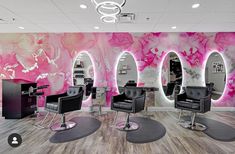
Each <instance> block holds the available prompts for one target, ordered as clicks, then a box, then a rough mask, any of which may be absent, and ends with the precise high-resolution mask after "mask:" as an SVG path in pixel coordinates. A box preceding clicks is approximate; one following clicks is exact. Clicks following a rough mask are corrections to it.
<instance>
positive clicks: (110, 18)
mask: <svg viewBox="0 0 235 154" xmlns="http://www.w3.org/2000/svg"><path fill="white" fill-rule="evenodd" d="M91 2H92V3H93V4H94V5H95V8H96V11H97V12H98V13H99V14H100V15H101V17H100V20H102V21H103V22H106V23H115V22H116V21H117V16H118V15H119V14H120V13H121V12H122V7H123V6H124V5H125V3H126V0H122V3H118V2H116V1H110V0H103V1H101V2H97V0H91Z"/></svg>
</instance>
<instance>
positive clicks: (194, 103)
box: [175, 86, 211, 130]
mask: <svg viewBox="0 0 235 154" xmlns="http://www.w3.org/2000/svg"><path fill="white" fill-rule="evenodd" d="M210 107H211V93H210V92H209V89H208V87H197V86H188V87H185V88H184V93H182V94H178V95H176V97H175V108H177V109H181V110H188V111H192V113H193V115H192V121H191V125H190V126H187V127H190V128H191V129H196V130H197V129H199V130H204V129H205V126H203V125H202V124H198V123H195V121H194V120H195V116H196V113H205V112H207V111H210ZM180 115H181V114H180ZM197 126H198V128H196V127H197Z"/></svg>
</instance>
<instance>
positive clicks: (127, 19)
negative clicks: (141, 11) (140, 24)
mask: <svg viewBox="0 0 235 154" xmlns="http://www.w3.org/2000/svg"><path fill="white" fill-rule="evenodd" d="M134 21H135V14H134V13H121V14H120V15H118V22H119V23H133V22H134Z"/></svg>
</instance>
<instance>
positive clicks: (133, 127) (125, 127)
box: [116, 121, 139, 131]
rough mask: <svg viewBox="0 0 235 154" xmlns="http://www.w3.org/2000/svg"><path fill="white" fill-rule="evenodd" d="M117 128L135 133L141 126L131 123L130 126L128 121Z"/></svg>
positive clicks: (120, 123)
mask: <svg viewBox="0 0 235 154" xmlns="http://www.w3.org/2000/svg"><path fill="white" fill-rule="evenodd" d="M116 128H117V129H119V130H122V131H133V130H137V129H138V128H139V125H138V124H137V123H135V122H129V123H128V124H127V123H126V121H122V122H119V123H117V124H116Z"/></svg>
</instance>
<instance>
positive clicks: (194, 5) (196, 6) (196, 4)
mask: <svg viewBox="0 0 235 154" xmlns="http://www.w3.org/2000/svg"><path fill="white" fill-rule="evenodd" d="M199 6H200V4H199V3H195V4H193V5H192V8H193V9H196V8H198V7H199Z"/></svg>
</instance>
